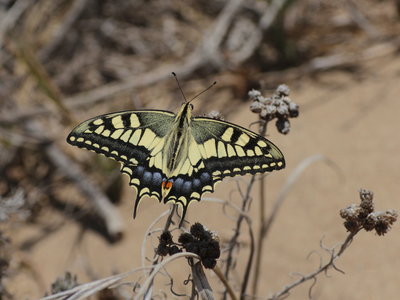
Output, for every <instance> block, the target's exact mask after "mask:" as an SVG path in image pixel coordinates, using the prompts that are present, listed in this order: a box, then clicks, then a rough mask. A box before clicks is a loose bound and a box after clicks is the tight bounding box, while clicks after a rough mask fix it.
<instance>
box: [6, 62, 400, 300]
mask: <svg viewBox="0 0 400 300" xmlns="http://www.w3.org/2000/svg"><path fill="white" fill-rule="evenodd" d="M362 74H363V76H362V77H361V78H360V77H354V76H353V75H351V74H349V73H344V72H339V71H331V72H327V73H323V74H319V75H318V76H317V78H314V79H312V80H311V79H303V80H301V81H298V82H292V83H290V82H289V83H288V84H289V85H290V86H291V89H292V91H291V97H292V99H293V100H294V101H295V102H297V103H298V104H299V105H300V109H301V114H300V116H299V118H298V119H294V120H292V130H291V132H290V134H289V135H287V136H283V135H280V134H278V133H277V132H276V130H275V128H273V126H271V127H270V128H269V130H268V132H269V138H270V139H271V140H272V141H273V142H274V143H275V144H277V145H279V147H280V148H281V149H282V151H283V152H284V154H285V156H286V161H287V168H286V169H285V170H283V171H280V172H275V173H273V174H271V176H269V177H268V178H267V198H268V203H269V204H271V203H272V201H274V200H275V199H276V196H277V195H278V193H279V191H280V190H281V188H282V186H283V184H284V182H285V180H286V179H287V178H288V176H289V175H290V174H291V173H292V171H293V170H294V169H295V168H296V166H297V165H298V164H299V163H300V162H302V161H303V160H304V159H305V158H307V157H310V156H312V155H316V154H323V155H325V156H326V157H327V158H329V159H330V160H332V161H333V162H334V163H335V164H336V165H337V167H338V168H339V170H340V171H339V172H338V171H337V170H335V169H333V168H332V167H330V166H329V165H327V164H326V163H324V162H322V161H319V162H316V163H315V164H313V165H312V166H310V167H309V168H308V169H307V170H306V171H305V172H304V174H303V175H302V176H301V178H300V179H299V180H298V182H297V183H296V184H295V186H294V187H293V188H292V189H291V191H290V193H289V195H288V197H287V199H286V201H285V203H284V205H283V207H282V209H281V211H280V212H279V216H278V218H277V220H276V222H275V223H274V225H273V228H272V231H271V233H270V235H269V237H268V239H267V241H266V243H265V249H264V251H265V253H264V260H263V264H262V280H261V284H260V290H259V294H258V295H259V296H262V297H266V296H268V295H270V294H271V293H273V292H276V291H278V290H279V289H281V288H282V287H283V286H284V285H286V284H288V283H290V282H292V281H293V280H295V279H297V278H298V277H296V275H291V273H293V272H300V273H303V274H305V273H308V272H310V271H313V270H315V269H316V268H317V267H318V265H319V260H320V257H319V256H318V255H317V254H314V255H311V256H310V257H308V255H309V254H310V253H311V252H313V251H317V252H318V253H320V254H322V258H323V259H324V260H327V259H328V255H326V254H324V252H323V251H322V250H321V249H320V246H319V245H320V240H321V239H322V238H323V241H324V244H325V245H327V246H334V245H336V244H338V243H340V242H342V241H344V239H345V237H346V235H347V233H346V230H345V228H344V227H343V226H342V219H341V218H340V216H339V213H338V212H339V210H340V209H341V208H344V207H346V206H347V205H349V204H351V203H358V202H359V197H358V190H359V189H360V188H366V189H370V190H372V191H373V192H374V193H375V205H376V209H377V210H385V209H390V208H392V209H397V210H398V209H399V196H398V195H399V192H400V186H399V167H400V154H399V149H400V142H399V139H398V137H399V132H400V122H399V112H400V101H399V97H398V95H399V92H400V85H399V83H400V58H393V57H387V58H383V59H380V60H375V61H372V62H368V63H367V64H366V65H365V69H364V70H363V72H362ZM196 101H202V100H196ZM197 104H198V102H197ZM195 105H196V103H195ZM235 105H236V104H235ZM247 107H248V103H246V104H241V106H240V107H239V108H238V109H237V110H236V111H235V112H234V113H232V114H230V115H229V116H227V118H226V119H227V120H229V121H232V122H236V123H238V124H240V125H243V126H248V124H249V123H251V122H253V121H254V120H255V118H256V116H255V115H254V114H252V113H251V112H250V111H249V110H248V109H247ZM155 108H156V107H155ZM222 112H223V110H222ZM76 151H83V150H79V149H77V150H76ZM245 179H246V180H248V179H249V178H247V177H246V178H245ZM234 187H235V183H234V182H233V181H231V180H226V181H224V182H223V183H221V184H219V185H218V187H217V191H216V193H215V194H213V197H217V198H221V199H225V200H228V199H229V193H227V192H226V191H228V190H232V189H233V188H234ZM125 191H126V193H125V194H124V201H123V203H122V204H121V205H120V206H119V211H120V213H121V214H122V216H123V218H124V222H125V224H126V232H125V238H124V239H123V240H122V241H121V242H119V243H116V244H113V245H110V244H109V243H108V242H107V241H105V240H104V239H103V238H102V237H101V236H99V235H98V234H96V233H93V232H90V231H86V232H84V233H83V234H82V232H81V231H80V227H79V225H78V224H76V223H74V222H72V221H68V223H67V224H66V225H65V226H63V227H62V228H61V229H60V230H58V231H57V232H56V233H54V234H50V235H48V236H47V237H46V238H45V239H44V240H42V241H41V242H40V243H38V244H37V245H36V246H35V247H33V248H32V249H31V250H30V251H28V252H23V251H20V252H18V253H15V255H14V258H13V264H17V263H18V262H20V261H24V264H25V266H26V268H25V269H26V270H25V271H23V272H20V274H19V275H18V276H16V277H14V278H12V279H11V280H9V281H7V282H6V283H7V286H8V287H9V290H10V291H11V292H12V293H14V294H15V297H16V299H36V298H38V297H40V296H42V295H44V293H45V291H46V290H49V287H50V285H51V283H52V282H53V281H54V279H55V278H56V277H58V276H61V275H63V274H64V272H65V271H66V270H68V271H71V272H73V273H75V274H78V280H79V282H80V283H83V282H87V281H89V280H93V279H95V278H102V277H106V276H109V275H112V274H113V273H115V272H123V271H127V270H130V269H132V268H136V267H139V266H140V264H141V262H140V250H141V246H142V244H141V243H142V240H143V236H144V232H145V230H146V228H147V227H148V226H149V224H150V223H151V222H152V220H153V219H154V217H155V216H157V215H158V214H160V213H161V212H162V211H164V210H166V209H167V206H164V205H161V204H158V203H157V202H156V201H155V200H148V201H143V202H142V205H141V206H140V209H139V216H138V218H137V219H136V220H134V221H132V217H131V216H132V215H131V214H132V206H133V202H132V201H133V198H134V194H133V193H134V192H133V191H132V190H131V189H130V188H128V187H127V188H126V190H125ZM257 191H258V189H257V188H256V189H255V190H254V196H255V201H254V203H253V206H252V208H251V215H252V216H253V221H254V223H255V225H257V218H256V217H257V209H258V205H257V201H256V200H257V197H256V196H257V194H258V193H257ZM269 208H270V205H269V207H268V209H269ZM63 218H64V217H63V216H62V215H61V214H60V213H59V212H57V211H54V210H51V209H49V210H48V211H47V213H46V215H44V216H43V218H42V219H43V222H44V223H46V224H51V223H52V222H54V223H56V222H59V221H60V220H63ZM188 218H189V221H190V222H195V221H200V222H202V223H204V224H207V226H208V227H209V228H210V229H212V230H214V231H216V232H217V233H218V235H219V236H220V238H221V239H222V240H224V239H226V238H228V237H229V236H230V234H231V230H232V228H233V222H232V221H231V220H230V219H229V218H227V217H225V216H223V213H222V209H221V206H220V205H219V204H215V203H209V202H202V203H195V204H193V205H191V207H190V209H189V214H188ZM399 228H400V227H399V224H395V225H394V228H393V230H392V231H390V232H389V233H388V234H387V235H385V236H383V237H379V236H377V235H376V234H374V233H373V232H368V233H367V232H361V233H360V234H359V235H357V236H356V238H355V240H354V242H353V244H352V245H351V247H350V248H349V249H348V250H347V251H346V252H345V253H344V255H343V257H342V258H340V259H339V260H338V261H337V266H338V267H339V268H340V269H341V270H343V271H344V272H345V274H341V273H339V272H336V271H332V270H331V271H329V273H328V275H329V276H324V275H321V276H320V277H318V281H317V283H316V285H315V287H314V289H313V299H398V295H399V294H400V277H399V275H398V274H399V271H398V270H399V269H400V259H399V252H398V249H399V247H400V235H399ZM9 233H10V235H11V236H12V240H13V243H15V244H19V243H22V242H24V241H25V240H26V239H27V238H29V237H32V236H35V235H36V234H38V233H39V227H38V226H36V225H30V226H23V227H22V228H21V227H18V226H14V229H12V230H11V231H10V232H9ZM242 236H243V238H242V239H241V241H244V242H245V241H246V240H247V235H246V231H243V235H242ZM246 245H247V244H246V243H244V246H243V248H242V250H241V252H240V255H239V260H240V261H239V263H238V266H237V271H236V273H235V274H236V275H237V276H238V278H240V277H241V268H242V266H243V262H242V261H244V259H245V258H246V257H247V256H246V254H247V251H248V249H247V246H246ZM182 265H185V266H186V262H185V261H181V262H180V263H174V264H173V266H172V267H171V272H174V270H179V271H180V272H181V273H182ZM185 268H187V267H185ZM207 274H208V275H209V277H210V278H213V277H214V276H213V275H212V273H211V272H207ZM184 278H185V277H182V280H183V279H184ZM212 282H213V286H214V287H215V289H216V290H217V291H218V289H219V286H218V285H216V284H215V280H212ZM310 285H311V282H307V283H305V284H303V285H302V286H301V287H299V288H297V289H295V290H294V291H293V292H292V295H291V297H290V298H289V299H307V297H308V288H309V287H310ZM164 289H165V290H166V291H167V290H168V287H164ZM217 298H218V297H217Z"/></svg>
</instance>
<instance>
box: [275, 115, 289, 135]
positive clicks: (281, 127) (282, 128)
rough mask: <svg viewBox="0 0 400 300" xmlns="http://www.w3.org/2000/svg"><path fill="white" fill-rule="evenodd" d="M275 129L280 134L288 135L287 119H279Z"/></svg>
mask: <svg viewBox="0 0 400 300" xmlns="http://www.w3.org/2000/svg"><path fill="white" fill-rule="evenodd" d="M276 128H277V129H278V131H279V132H280V133H282V134H288V133H289V131H290V122H289V119H285V118H279V119H278V120H277V121H276Z"/></svg>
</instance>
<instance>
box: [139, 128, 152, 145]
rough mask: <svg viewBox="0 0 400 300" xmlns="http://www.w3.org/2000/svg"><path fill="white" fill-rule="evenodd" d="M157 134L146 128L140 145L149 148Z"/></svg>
mask: <svg viewBox="0 0 400 300" xmlns="http://www.w3.org/2000/svg"><path fill="white" fill-rule="evenodd" d="M155 137H156V134H155V133H154V132H153V131H151V130H150V129H148V128H147V129H145V130H144V133H143V136H142V138H141V139H140V141H139V144H138V145H139V146H143V147H145V148H148V147H149V146H150V144H151V143H152V142H153V141H154V139H155Z"/></svg>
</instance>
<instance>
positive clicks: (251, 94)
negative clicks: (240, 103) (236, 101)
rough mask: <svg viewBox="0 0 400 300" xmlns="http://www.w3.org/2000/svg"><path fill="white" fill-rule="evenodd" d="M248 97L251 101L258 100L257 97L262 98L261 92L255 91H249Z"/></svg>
mask: <svg viewBox="0 0 400 300" xmlns="http://www.w3.org/2000/svg"><path fill="white" fill-rule="evenodd" d="M248 95H249V97H250V99H252V100H258V98H259V97H262V96H261V92H260V91H257V90H255V89H252V90H251V91H249V93H248Z"/></svg>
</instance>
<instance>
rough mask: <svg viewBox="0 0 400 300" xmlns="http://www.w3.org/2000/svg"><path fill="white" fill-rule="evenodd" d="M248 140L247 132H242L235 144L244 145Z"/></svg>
mask: <svg viewBox="0 0 400 300" xmlns="http://www.w3.org/2000/svg"><path fill="white" fill-rule="evenodd" d="M249 141H250V137H249V135H248V134H247V133H242V134H241V135H240V137H239V138H238V140H237V142H236V144H238V145H240V146H246V145H247V143H248V142H249Z"/></svg>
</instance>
